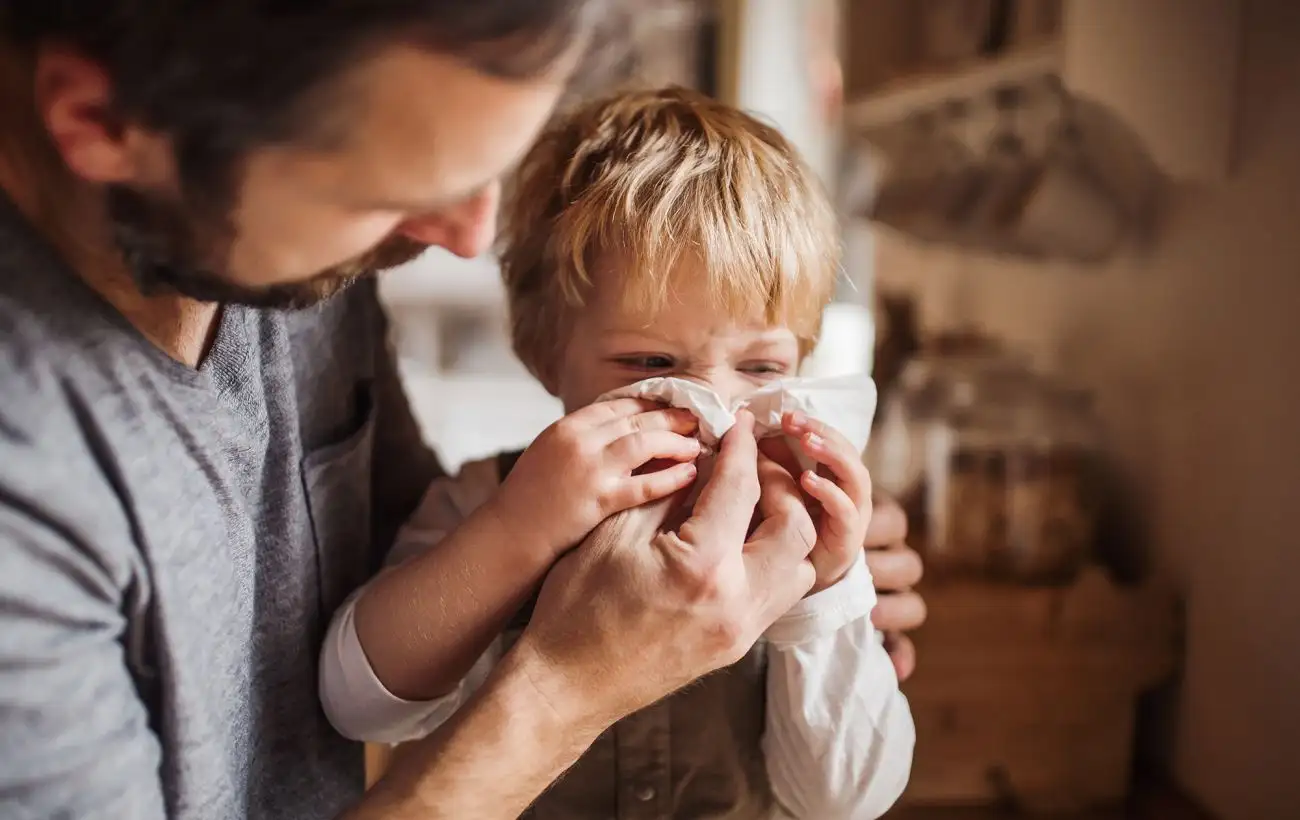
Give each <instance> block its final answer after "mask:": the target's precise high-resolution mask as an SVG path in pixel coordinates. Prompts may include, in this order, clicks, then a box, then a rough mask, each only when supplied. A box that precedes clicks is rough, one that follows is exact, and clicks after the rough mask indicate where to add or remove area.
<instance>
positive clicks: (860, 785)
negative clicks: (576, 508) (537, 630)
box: [320, 459, 915, 820]
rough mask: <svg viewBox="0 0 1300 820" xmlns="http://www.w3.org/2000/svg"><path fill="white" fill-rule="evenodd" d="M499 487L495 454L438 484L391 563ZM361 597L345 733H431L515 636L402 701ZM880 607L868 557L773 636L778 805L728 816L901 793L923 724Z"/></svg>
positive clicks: (770, 716) (342, 707) (829, 811)
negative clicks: (877, 625) (364, 621)
mask: <svg viewBox="0 0 1300 820" xmlns="http://www.w3.org/2000/svg"><path fill="white" fill-rule="evenodd" d="M500 480H501V479H500V476H499V474H498V469H497V464H496V462H495V460H492V459H489V460H485V461H481V462H474V463H471V464H469V465H466V467H465V468H464V469H463V470H462V472H461V474H460V475H459V476H458V477H456V478H454V479H451V478H448V479H440V480H439V481H437V482H435V484H434V485H433V486H432V487H431V488H430V490H429V491H428V493H427V495H426V496H425V499H424V501H423V503H422V504H421V505H420V508H419V509H418V510H417V512H416V513H415V515H414V516H413V517H412V519H411V521H410V522H408V524H407V526H406V527H405V528H404V530H403V532H402V534H401V535H400V536H399V537H398V541H397V544H396V545H395V547H394V550H393V553H392V555H391V557H390V565H391V564H396V563H400V562H401V561H403V560H406V559H407V558H410V557H411V556H413V555H416V554H419V553H420V552H422V551H424V550H426V549H431V548H434V547H435V546H436V545H437V543H438V542H440V541H441V540H442V539H443V538H445V537H446V536H447V535H448V534H449V533H450V532H451V531H452V530H454V529H455V528H456V527H457V526H459V524H460V522H461V521H463V520H464V519H465V518H466V517H467V516H468V515H469V514H470V513H472V512H473V511H474V510H475V509H476V508H477V507H478V506H479V505H481V504H482V503H484V502H485V501H486V500H487V499H488V498H489V497H491V495H492V493H494V492H495V491H496V489H497V487H498V486H499V485H500ZM359 594H360V592H358V593H357V594H354V595H353V596H352V598H350V599H349V600H348V601H347V602H346V603H345V604H344V606H343V607H341V608H340V610H339V611H338V612H337V613H336V615H335V617H334V620H333V622H332V623H331V625H330V628H329V631H328V633H327V636H326V640H325V645H324V648H323V650H322V655H321V677H320V694H321V700H322V702H323V704H324V708H325V712H326V714H327V715H328V717H329V719H330V721H331V722H332V723H333V724H334V726H335V728H337V729H338V731H339V732H340V733H341V734H343V735H345V736H348V737H351V738H354V739H358V740H366V741H371V742H381V743H399V742H403V741H407V740H413V739H416V738H419V737H423V736H424V735H427V734H428V733H430V732H432V731H433V730H434V729H436V728H437V727H438V726H439V725H441V724H442V723H443V722H444V721H446V720H447V719H448V718H449V717H451V715H452V714H454V713H455V711H456V710H457V709H458V708H459V707H460V706H461V704H463V703H464V702H465V701H466V699H467V698H468V697H469V695H470V694H472V693H473V692H474V691H475V690H476V689H477V688H478V687H479V686H481V685H482V684H483V682H484V680H485V679H486V678H487V676H488V674H489V673H490V672H491V670H492V668H493V666H495V665H496V663H497V662H498V661H499V660H500V658H501V656H502V655H503V654H504V652H505V649H506V641H505V639H504V638H498V639H497V640H495V641H494V642H493V644H492V645H491V646H490V647H489V648H488V650H487V651H486V652H484V654H483V655H482V657H480V658H479V659H478V661H477V662H476V663H475V664H474V666H473V667H472V668H471V669H470V671H469V673H468V674H467V675H466V676H465V678H464V679H463V680H462V681H461V682H460V683H459V685H458V686H457V687H456V688H455V689H453V690H452V691H451V692H449V693H447V694H446V695H444V696H443V697H441V698H438V699H436V700H431V701H423V702H413V701H406V700H402V699H401V698H398V697H395V696H394V695H393V694H392V693H390V692H389V691H388V690H387V689H386V688H385V687H384V685H383V683H382V682H381V681H380V680H379V679H378V677H376V676H375V673H374V670H373V669H372V668H371V666H370V663H369V661H368V660H367V658H366V655H365V651H364V649H363V647H362V646H361V643H360V641H359V639H358V637H357V632H356V627H355V624H354V621H353V608H354V605H355V600H356V597H357V595H359ZM875 600H876V596H875V589H874V587H873V584H872V579H871V573H870V571H869V570H868V569H867V566H866V562H865V560H864V558H863V557H859V559H858V561H857V563H856V564H855V565H854V566H853V568H852V569H851V570H850V571H849V573H848V574H847V575H846V576H845V577H844V578H843V579H842V580H841V581H840V582H839V583H838V584H836V585H834V586H833V587H830V588H829V589H826V590H823V591H822V592H819V593H817V594H816V595H812V596H809V597H808V598H806V599H804V600H803V601H801V602H800V603H799V604H798V605H796V606H795V607H794V608H793V609H792V610H791V611H790V612H789V613H787V614H786V615H785V616H783V617H782V618H780V619H779V620H778V621H777V622H776V623H775V624H774V625H773V626H772V627H771V628H770V629H769V630H768V632H767V634H766V635H765V641H764V642H763V648H764V649H765V651H766V681H765V699H766V708H765V709H763V710H761V711H763V712H764V716H763V717H762V721H763V724H762V727H761V735H762V740H761V757H762V767H763V770H764V773H765V775H766V779H767V785H768V787H769V788H770V793H771V797H772V798H773V800H772V801H768V802H769V803H773V802H774V805H767V806H766V807H764V808H763V809H762V810H761V812H758V813H748V814H747V813H745V812H744V811H742V810H739V809H738V810H737V812H736V813H735V814H728V815H726V816H728V817H741V816H744V817H750V816H755V817H763V818H770V819H771V820H787V819H788V818H797V819H798V820H839V819H840V818H843V819H844V820H869V819H870V818H875V817H879V816H880V815H881V814H883V813H884V812H885V811H886V810H887V809H888V808H889V807H890V806H892V805H893V803H894V802H895V800H897V798H898V796H899V795H900V794H901V793H902V791H903V788H904V787H905V786H906V784H907V779H908V775H909V772H910V770H911V762H912V747H913V744H914V742H915V729H914V726H913V724H912V716H911V711H910V709H909V708H908V704H907V700H906V698H905V697H904V696H903V694H902V693H901V692H900V691H899V688H898V680H897V678H896V676H895V673H894V668H893V664H892V663H891V661H890V659H889V656H888V654H887V653H886V652H885V650H884V647H883V646H882V643H881V640H880V635H879V633H878V632H877V631H876V630H875V629H874V627H873V626H872V624H871V619H870V617H869V616H870V613H871V610H872V608H873V607H874V606H875ZM756 651H757V650H756ZM706 680H707V679H706ZM674 697H678V696H674ZM671 701H673V698H669V699H668V703H669V706H671ZM759 705H760V706H761V705H762V703H761V702H760V703H759ZM652 708H656V707H652ZM705 719H709V718H708V717H707V716H706V717H705ZM717 719H722V718H717ZM758 719H759V718H757V717H755V718H754V720H758ZM742 751H755V752H757V751H760V750H742ZM580 769H581V762H580V766H579V770H580ZM571 776H572V775H571ZM653 791H654V790H653V789H648V788H647V789H646V790H645V792H644V793H645V794H651V795H653Z"/></svg>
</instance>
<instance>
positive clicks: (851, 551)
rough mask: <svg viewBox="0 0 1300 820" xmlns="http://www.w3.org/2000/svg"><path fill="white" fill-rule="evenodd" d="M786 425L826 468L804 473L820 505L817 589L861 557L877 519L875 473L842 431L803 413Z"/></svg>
mask: <svg viewBox="0 0 1300 820" xmlns="http://www.w3.org/2000/svg"><path fill="white" fill-rule="evenodd" d="M781 426H782V428H783V430H784V431H785V434H786V435H787V436H790V437H791V438H793V439H795V440H797V441H798V442H799V447H800V449H802V450H803V452H804V453H805V454H806V455H807V456H808V457H809V458H810V459H812V460H813V461H814V462H816V463H817V464H818V465H819V467H820V468H821V469H819V470H815V471H814V470H804V471H803V473H802V474H801V475H800V476H799V485H800V486H801V487H803V489H804V492H806V493H808V495H809V496H811V497H812V499H813V500H814V501H816V502H817V504H818V506H819V507H820V509H819V510H818V511H817V515H816V518H817V546H816V548H814V549H813V552H812V556H811V558H812V562H813V567H815V568H816V570H817V582H816V584H815V585H814V586H813V592H819V591H821V590H823V589H826V588H827V587H829V586H831V585H832V584H835V583H838V582H839V580H840V579H841V578H843V577H844V575H845V573H847V572H848V571H849V570H850V569H852V567H853V564H854V562H855V561H857V558H858V550H860V549H862V544H863V542H864V541H865V540H866V535H867V522H869V521H870V520H871V476H870V475H869V474H868V473H867V468H866V467H865V466H864V465H863V463H862V458H861V456H860V455H859V454H858V453H857V452H856V451H855V450H854V448H853V445H852V444H850V443H849V440H848V439H846V438H845V437H844V436H843V435H841V434H840V433H839V432H838V431H836V430H834V429H832V428H830V427H828V426H826V425H825V424H822V423H821V422H820V421H817V420H815V419H810V418H808V417H807V416H806V415H804V414H803V413H787V414H786V415H785V417H784V418H783V419H782V420H781Z"/></svg>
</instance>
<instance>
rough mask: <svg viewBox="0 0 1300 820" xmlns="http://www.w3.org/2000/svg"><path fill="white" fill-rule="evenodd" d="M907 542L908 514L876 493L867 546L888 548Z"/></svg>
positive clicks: (873, 499) (892, 501)
mask: <svg viewBox="0 0 1300 820" xmlns="http://www.w3.org/2000/svg"><path fill="white" fill-rule="evenodd" d="M906 540H907V514H906V513H904V512H903V508H902V507H900V506H899V505H898V502H897V501H894V500H893V499H892V498H889V497H887V496H884V495H881V494H880V493H876V494H875V495H874V497H873V498H872V512H871V523H870V524H868V525H867V538H866V544H865V546H866V547H868V548H875V547H888V546H891V545H895V544H902V543H903V542H904V541H906ZM917 563H920V562H919V560H918V562H917Z"/></svg>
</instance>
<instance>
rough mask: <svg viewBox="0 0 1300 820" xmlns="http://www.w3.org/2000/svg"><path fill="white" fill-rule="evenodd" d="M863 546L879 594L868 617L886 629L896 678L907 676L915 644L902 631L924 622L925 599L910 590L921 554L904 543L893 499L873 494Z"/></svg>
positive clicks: (903, 528) (901, 518) (918, 573)
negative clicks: (869, 520) (873, 499)
mask: <svg viewBox="0 0 1300 820" xmlns="http://www.w3.org/2000/svg"><path fill="white" fill-rule="evenodd" d="M864 546H865V547H866V550H867V566H868V567H869V568H870V569H871V577H872V578H873V579H875V584H876V593H877V595H878V601H877V603H876V609H875V611H874V612H872V613H871V620H872V621H873V622H874V623H875V625H876V628H877V629H879V630H880V631H882V632H884V633H885V649H887V650H888V651H889V657H890V659H891V660H892V661H893V662H894V670H895V671H896V672H897V673H898V679H899V680H900V681H901V680H906V679H907V678H908V677H910V676H911V674H912V672H913V670H915V669H916V648H915V647H914V646H913V645H912V641H911V639H909V638H908V637H907V636H906V635H905V634H903V633H905V632H908V631H911V630H913V629H916V628H917V627H918V626H920V625H921V624H922V623H924V622H925V601H924V600H922V599H921V596H920V595H918V594H917V593H916V592H914V591H912V587H913V586H915V585H916V584H917V582H918V581H920V580H921V572H922V567H921V556H919V555H917V553H916V551H915V550H913V549H911V548H909V547H908V546H907V516H906V515H905V514H904V513H903V508H902V507H900V506H898V504H897V503H896V502H895V501H893V500H892V499H889V498H886V497H884V496H880V495H877V496H876V499H875V505H874V512H873V514H872V516H871V524H870V525H869V526H868V527H867V535H866V539H865V542H864Z"/></svg>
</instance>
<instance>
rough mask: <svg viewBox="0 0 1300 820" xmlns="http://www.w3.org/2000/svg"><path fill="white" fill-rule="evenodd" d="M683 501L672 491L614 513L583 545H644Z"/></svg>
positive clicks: (680, 494)
mask: <svg viewBox="0 0 1300 820" xmlns="http://www.w3.org/2000/svg"><path fill="white" fill-rule="evenodd" d="M681 466H683V467H688V466H691V465H681ZM683 498H684V493H682V492H676V493H672V494H670V495H667V496H665V497H662V498H659V499H658V500H656V501H651V502H649V503H647V504H641V505H640V506H634V507H629V508H627V509H625V510H623V511H622V512H618V513H615V514H613V515H611V516H609V517H608V518H606V519H605V520H604V521H601V522H600V523H599V524H597V525H596V528H595V529H594V530H592V531H591V534H590V535H589V536H588V537H587V540H586V541H585V542H584V543H593V544H609V545H618V544H623V545H637V544H645V543H648V542H649V541H651V540H652V539H654V538H655V536H657V535H658V534H659V533H660V532H662V531H663V529H664V523H665V522H666V521H667V520H668V518H669V516H670V515H672V513H673V511H674V510H675V509H676V508H677V507H679V506H680V505H681V503H682V500H683Z"/></svg>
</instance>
